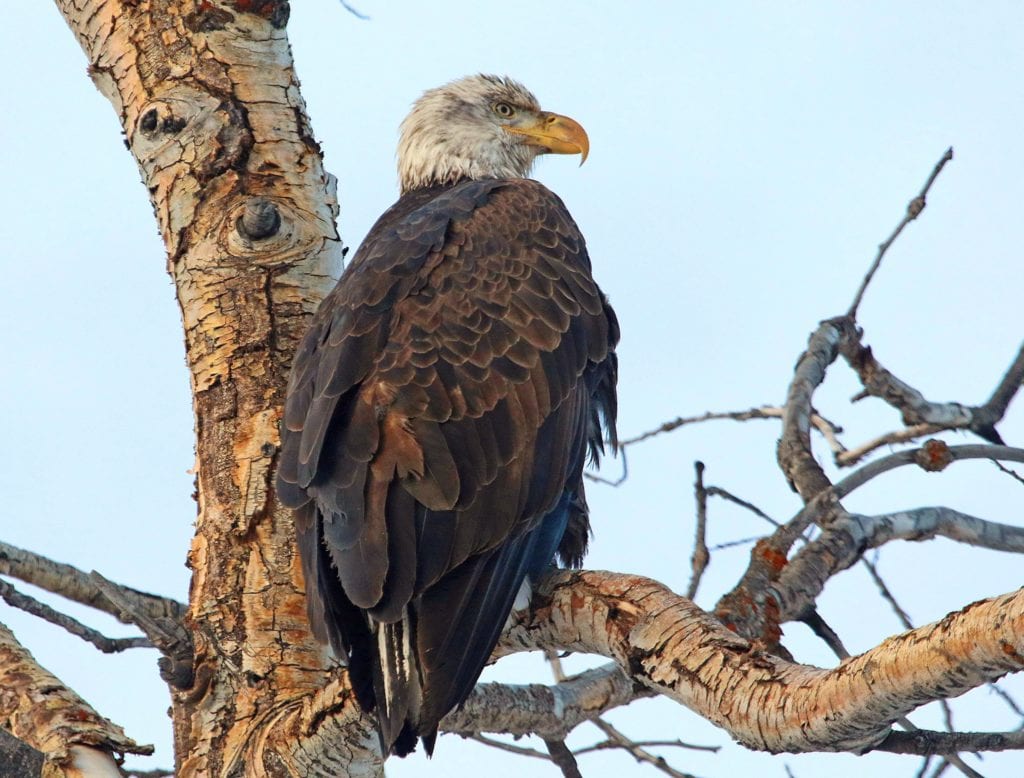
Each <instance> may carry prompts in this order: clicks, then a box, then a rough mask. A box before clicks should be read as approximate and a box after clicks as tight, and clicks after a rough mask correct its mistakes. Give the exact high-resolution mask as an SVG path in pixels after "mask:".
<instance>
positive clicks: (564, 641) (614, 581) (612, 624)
mask: <svg viewBox="0 0 1024 778" xmlns="http://www.w3.org/2000/svg"><path fill="white" fill-rule="evenodd" d="M502 645H503V646H504V647H505V648H506V649H516V648H518V649H519V650H535V649H543V648H555V647H557V648H561V649H566V650H572V651H581V652H587V653H596V654H601V655H603V656H610V657H613V658H615V660H616V662H617V663H618V664H619V666H620V667H622V668H628V670H629V672H630V674H631V676H632V678H633V680H634V681H636V682H639V683H641V684H643V685H644V686H646V687H647V688H649V689H652V690H656V691H657V692H660V693H661V694H664V695H666V696H668V697H670V698H671V699H674V700H676V701H677V702H680V703H682V704H683V705H686V706H687V707H689V708H691V709H692V710H694V711H695V712H696V713H697V714H698V715H700V716H702V717H704V718H706V719H708V720H709V721H711V722H712V723H714V724H716V725H718V726H720V727H723V728H724V729H726V730H727V731H728V732H729V733H730V734H731V735H732V736H733V737H734V738H736V739H737V740H739V741H740V742H741V743H743V744H744V745H747V746H748V747H750V748H757V749H762V750H769V751H773V752H779V751H794V752H797V751H849V750H853V751H861V750H864V749H866V748H871V747H873V746H875V745H877V744H878V743H880V742H881V741H882V740H884V739H885V737H886V736H887V735H888V732H889V725H890V723H891V722H893V721H895V720H896V719H898V718H899V717H901V716H904V715H906V714H907V713H909V712H910V711H911V710H914V709H915V708H917V707H919V706H921V705H923V704H925V703H927V702H930V701H932V700H935V699H940V698H948V697H951V696H957V695H959V694H962V693H964V692H965V691H967V690H969V689H971V688H975V687H977V686H980V685H982V684H985V683H988V682H989V681H992V680H994V679H996V678H998V677H1001V676H1002V675H1004V674H1006V673H1008V672H1016V671H1019V670H1021V669H1022V668H1024V591H1017V592H1013V593H1010V594H1006V595H1003V596H1001V597H996V598H993V599H990V600H983V601H980V602H976V603H974V604H972V605H970V606H968V607H966V608H964V609H963V610H961V611H958V612H955V613H952V614H950V615H948V616H947V617H946V618H944V619H943V620H942V621H941V622H940V623H938V624H932V625H929V626H926V627H920V628H918V629H915V630H911V631H908V632H906V633H904V634H901V635H897V636H895V637H892V638H889V639H887V640H886V641H885V642H884V643H883V644H882V645H880V646H878V647H877V648H874V649H871V650H870V651H867V652H865V653H864V654H862V655H860V656H858V657H855V658H853V659H850V660H849V661H847V662H845V663H843V664H842V665H841V666H840V667H838V668H835V669H833V670H821V669H818V668H813V667H808V666H804V665H798V664H794V663H792V662H787V661H785V660H783V659H780V658H778V657H775V656H772V655H770V654H767V653H765V652H763V651H761V650H758V649H757V648H755V647H754V646H752V645H751V644H750V643H749V642H747V641H745V640H742V639H740V638H738V637H737V636H736V635H735V634H733V633H731V632H730V631H729V630H727V629H725V628H724V627H723V626H722V625H721V624H720V623H719V622H718V621H717V619H715V618H713V617H711V616H710V615H708V614H706V613H704V612H703V611H702V610H700V609H699V608H698V607H697V606H695V605H694V604H693V603H692V602H690V601H689V600H687V599H685V598H683V597H679V596H678V595H676V594H673V593H672V592H670V591H668V590H667V589H666V588H665V587H664V586H662V585H661V584H659V583H657V582H654V581H650V580H648V579H643V578H640V577H638V576H627V575H619V574H612V573H600V572H580V571H573V572H570V571H558V572H556V573H554V574H552V575H551V576H550V577H549V578H548V579H546V581H545V582H544V583H543V584H542V585H541V586H540V587H539V588H538V591H537V594H536V595H535V597H534V601H533V608H532V610H531V611H530V612H528V613H524V614H522V615H521V616H520V617H519V619H518V620H517V621H516V622H515V623H514V625H513V628H512V629H511V630H510V631H509V633H508V634H507V635H506V636H505V637H504V638H503V641H502ZM879 677H884V678H886V684H885V685H884V687H882V686H880V685H879V684H877V683H875V682H874V681H873V680H872V679H877V678H879ZM755 690H756V692H755ZM752 694H753V695H755V698H756V699H757V701H758V702H757V704H739V700H746V701H748V703H749V700H750V699H752V698H751V697H750V696H749V695H752ZM783 700H784V701H785V702H784V703H783Z"/></svg>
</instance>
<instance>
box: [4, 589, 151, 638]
mask: <svg viewBox="0 0 1024 778" xmlns="http://www.w3.org/2000/svg"><path fill="white" fill-rule="evenodd" d="M0 597H2V598H3V600H4V602H6V603H7V604H8V605H10V606H11V607H12V608H18V609H19V610H23V611H25V612H26V613H30V614H32V615H33V616H37V617H39V618H41V619H43V620H44V621H48V622H50V623H51V624H55V625H57V626H58V627H61V628H62V629H64V630H67V631H68V632H70V633H71V634H72V635H75V636H76V637H80V638H81V639H82V640H85V641H88V642H89V643H92V644H93V645H94V646H96V648H98V649H99V650H100V651H102V652H103V653H105V654H116V653H118V652H120V651H125V650H127V649H129V648H153V644H152V643H151V642H150V641H149V640H148V639H147V638H144V637H131V638H108V637H107V636H106V635H104V634H102V633H101V632H99V631H97V630H95V629H93V628H92V627H87V626H86V625H85V624H83V623H82V622H80V621H78V620H77V619H75V618H72V617H71V616H68V615H67V614H66V613H61V612H60V611H57V610H54V609H53V608H51V607H50V606H49V605H47V604H46V603H44V602H40V601H39V600H37V599H35V598H34V597H31V596H29V595H27V594H24V593H22V592H19V591H18V590H17V589H15V588H14V587H13V586H12V585H11V584H10V583H9V582H7V581H3V580H0Z"/></svg>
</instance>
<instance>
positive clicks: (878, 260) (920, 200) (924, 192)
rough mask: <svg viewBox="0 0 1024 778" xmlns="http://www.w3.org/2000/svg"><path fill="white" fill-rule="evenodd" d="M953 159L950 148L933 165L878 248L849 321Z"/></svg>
mask: <svg viewBox="0 0 1024 778" xmlns="http://www.w3.org/2000/svg"><path fill="white" fill-rule="evenodd" d="M951 159H953V147H952V146H950V147H949V148H948V149H946V153H945V154H943V155H942V158H941V159H940V160H939V161H938V162H937V163H935V167H934V168H933V169H932V172H931V175H929V176H928V180H927V181H925V184H924V186H923V187H922V188H921V192H920V193H919V194H918V195H917V197H915V198H914V199H913V200H911V201H910V203H908V204H907V212H906V214H905V215H904V217H903V219H902V221H900V223H899V224H898V225H896V229H895V230H893V232H892V235H890V236H889V237H888V238H887V239H886V240H885V241H883V242H882V244H881V245H880V246H879V247H878V254H876V255H875V261H874V262H872V263H871V267H870V268H868V272H867V275H865V276H864V280H863V281H862V282H861V285H860V288H859V289H858V290H857V294H856V296H855V297H854V298H853V303H852V304H851V305H850V310H848V311H847V312H846V315H847V316H848V317H849V318H850V319H856V318H857V309H858V308H859V307H860V303H861V300H863V299H864V292H866V291H867V288H868V284H870V283H871V279H872V278H873V277H874V275H875V272H876V271H877V270H878V267H879V266H880V265H881V264H882V257H884V256H885V252H887V251H888V250H889V247H890V246H891V245H892V244H893V243H895V242H896V238H898V237H899V236H900V233H901V232H903V228H904V227H906V226H907V225H908V224H910V222H912V221H914V219H916V218H917V217H918V216H920V215H921V211H923V210H924V207H925V204H926V202H927V200H926V198H927V196H928V191H929V190H930V189H931V188H932V184H934V183H935V179H936V178H938V177H939V173H941V172H942V168H944V167H945V166H946V163H947V162H949V161H950V160H951Z"/></svg>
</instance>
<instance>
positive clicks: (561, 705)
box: [441, 647, 655, 740]
mask: <svg viewBox="0 0 1024 778" xmlns="http://www.w3.org/2000/svg"><path fill="white" fill-rule="evenodd" d="M506 648H507V647H506ZM505 653H509V652H508V651H505ZM654 693H655V692H654V691H652V690H649V689H646V688H643V687H639V688H638V687H637V686H636V685H635V684H634V683H633V682H632V681H631V680H630V679H629V678H628V677H627V676H626V675H625V674H624V673H623V672H622V671H621V670H620V669H619V668H618V667H617V666H616V665H605V666H603V667H598V668H595V669H593V670H587V671H586V672H583V673H580V674H579V675H576V676H573V677H571V678H568V679H567V680H565V681H563V682H561V683H557V684H555V685H553V686H546V685H544V684H528V685H513V684H500V683H480V684H477V686H476V688H475V689H474V690H473V693H472V694H471V695H470V696H469V699H467V700H466V702H465V703H464V704H463V705H461V706H460V707H458V708H456V709H455V710H453V711H452V712H451V713H449V714H448V715H447V716H445V717H444V719H443V720H442V722H441V729H442V730H444V731H445V732H453V733H456V734H459V735H464V736H468V735H473V734H479V733H481V732H492V733H502V734H508V735H514V736H516V737H519V736H522V735H538V736H540V737H541V739H543V740H564V739H565V737H566V736H567V735H568V734H569V733H570V732H571V731H572V730H573V729H575V728H576V727H577V726H579V725H580V724H581V723H583V722H584V721H593V720H594V719H596V718H597V717H598V716H600V715H602V714H603V713H606V712H607V711H609V710H612V709H613V708H617V707H620V706H622V705H628V704H629V703H630V702H632V701H633V700H636V699H641V698H643V697H652V696H654Z"/></svg>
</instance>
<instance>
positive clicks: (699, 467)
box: [686, 462, 711, 600]
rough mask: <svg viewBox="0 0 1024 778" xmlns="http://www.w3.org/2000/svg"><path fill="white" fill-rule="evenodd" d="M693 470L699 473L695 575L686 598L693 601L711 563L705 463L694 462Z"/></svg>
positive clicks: (694, 557)
mask: <svg viewBox="0 0 1024 778" xmlns="http://www.w3.org/2000/svg"><path fill="white" fill-rule="evenodd" d="M693 469H694V470H695V471H696V473H697V477H696V478H697V480H696V481H695V482H694V484H693V493H694V497H695V498H696V500H697V527H696V533H695V534H696V537H694V540H693V556H691V557H690V564H691V566H692V567H693V574H692V575H691V576H690V585H689V586H688V587H687V588H686V596H687V597H689V598H690V599H691V600H692V599H693V598H694V597H696V596H697V589H698V587H699V586H700V579H701V577H702V576H703V575H704V571H705V570H706V569H707V566H708V562H710V561H711V554H710V552H709V551H708V544H707V525H708V493H707V490H706V489H705V488H704V463H703V462H694V463H693Z"/></svg>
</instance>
